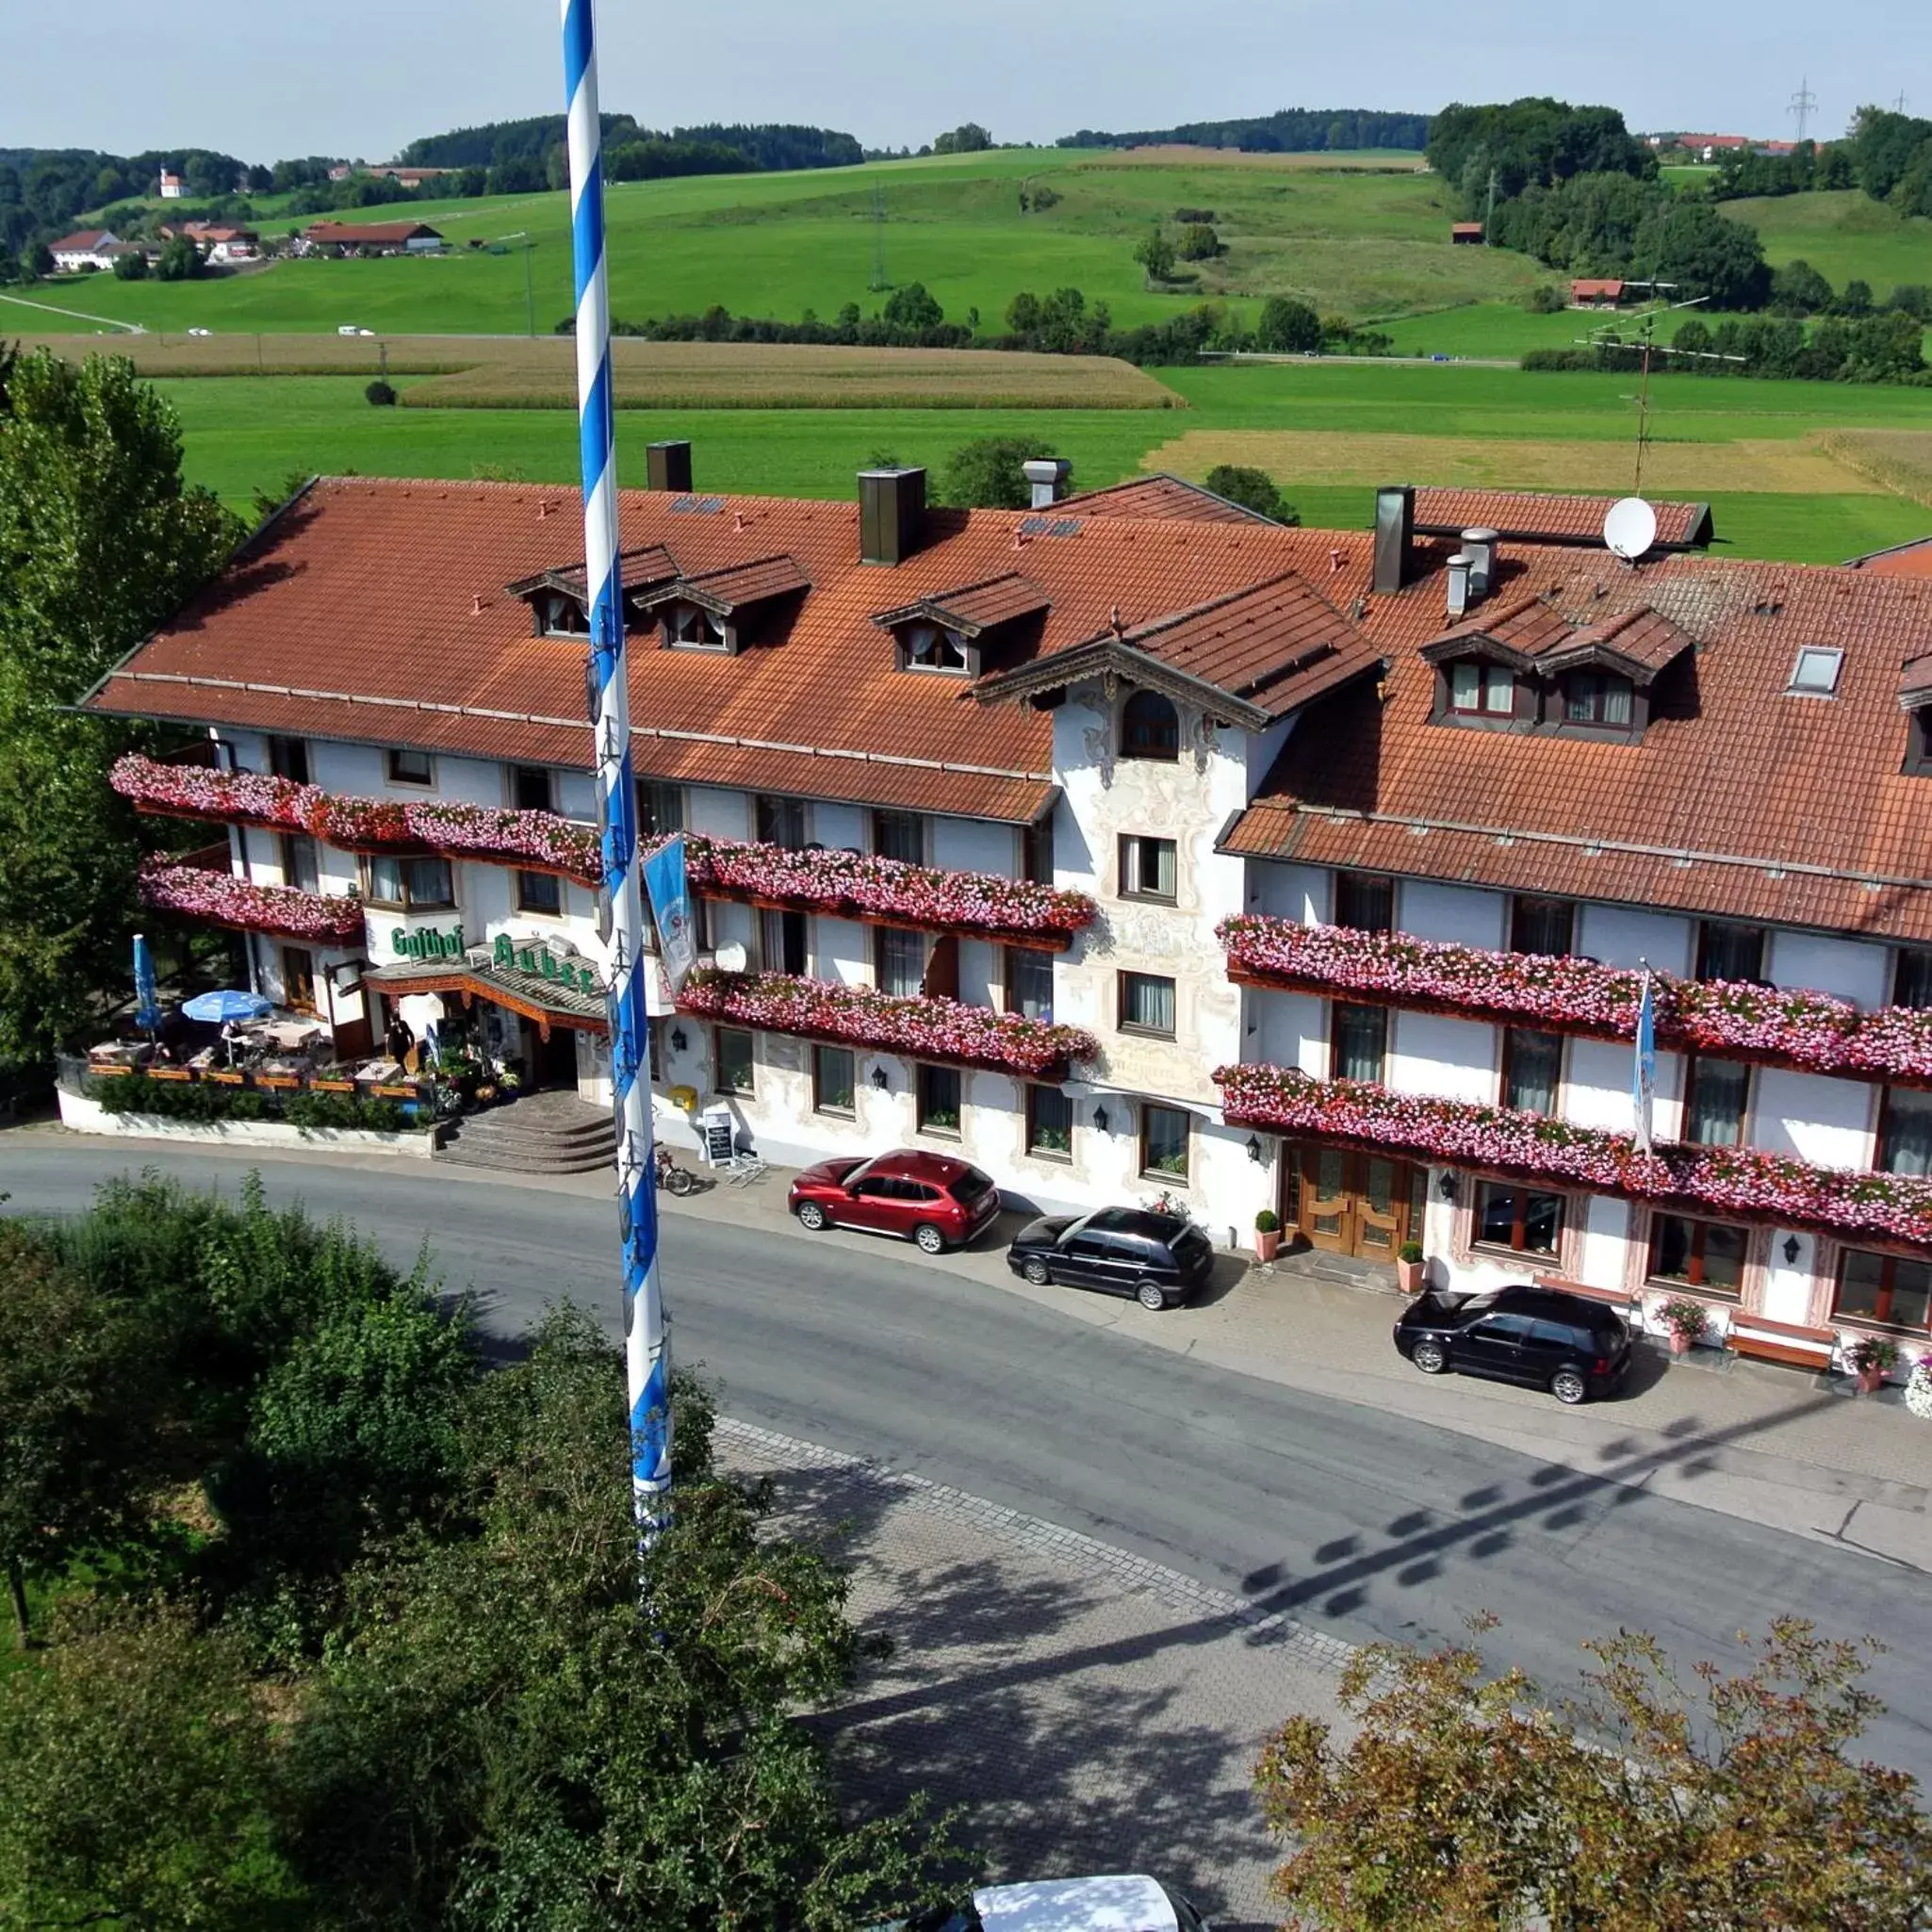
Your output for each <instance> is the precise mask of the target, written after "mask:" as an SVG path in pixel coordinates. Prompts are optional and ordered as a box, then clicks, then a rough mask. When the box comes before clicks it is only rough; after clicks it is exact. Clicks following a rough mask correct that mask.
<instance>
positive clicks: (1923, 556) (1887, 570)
mask: <svg viewBox="0 0 1932 1932" xmlns="http://www.w3.org/2000/svg"><path fill="white" fill-rule="evenodd" d="M1845 567H1846V568H1847V569H1850V570H1874V571H1876V572H1877V573H1878V575H1879V576H1881V577H1932V536H1919V537H1914V538H1913V539H1912V540H1911V541H1910V542H1909V543H1904V544H1893V545H1892V546H1891V548H1890V549H1885V550H1874V551H1872V552H1871V553H1870V554H1869V555H1867V556H1863V557H1854V558H1853V559H1852V560H1851V562H1850V564H1848V565H1846V566H1845Z"/></svg>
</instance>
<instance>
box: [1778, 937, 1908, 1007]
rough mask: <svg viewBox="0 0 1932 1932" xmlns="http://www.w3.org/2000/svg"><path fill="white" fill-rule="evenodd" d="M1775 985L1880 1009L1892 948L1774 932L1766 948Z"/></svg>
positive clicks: (1887, 991)
mask: <svg viewBox="0 0 1932 1932" xmlns="http://www.w3.org/2000/svg"><path fill="white" fill-rule="evenodd" d="M1765 952H1766V958H1765V970H1766V972H1767V973H1768V974H1770V977H1771V983H1772V984H1773V985H1774V986H1793V987H1809V988H1810V989H1811V990H1812V991H1816V992H1830V993H1836V994H1837V995H1838V996H1839V998H1840V999H1844V1000H1851V1001H1853V1002H1855V1003H1856V1004H1857V1005H1858V1006H1860V1007H1868V1008H1869V1007H1882V1006H1883V1005H1884V1004H1885V1003H1886V1000H1887V999H1888V997H1889V996H1890V994H1891V948H1890V947H1889V946H1877V945H1872V944H1870V943H1868V942H1866V941H1860V940H1835V939H1829V938H1826V936H1825V935H1824V934H1823V933H1814V932H1774V933H1773V934H1772V935H1771V943H1770V945H1769V946H1768V947H1766V949H1765Z"/></svg>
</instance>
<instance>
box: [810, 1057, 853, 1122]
mask: <svg viewBox="0 0 1932 1932" xmlns="http://www.w3.org/2000/svg"><path fill="white" fill-rule="evenodd" d="M853 1090H854V1082H853V1075H852V1049H851V1048H850V1047H845V1046H815V1047H813V1048H812V1050H811V1105H812V1109H813V1111H814V1112H816V1113H821V1114H847V1115H849V1114H850V1113H851V1112H852V1095H853Z"/></svg>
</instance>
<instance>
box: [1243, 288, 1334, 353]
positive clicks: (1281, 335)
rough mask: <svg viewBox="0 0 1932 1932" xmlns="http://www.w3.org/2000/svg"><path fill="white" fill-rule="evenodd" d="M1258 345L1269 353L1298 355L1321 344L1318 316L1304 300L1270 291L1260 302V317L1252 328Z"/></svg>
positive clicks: (1319, 319) (1317, 347)
mask: <svg viewBox="0 0 1932 1932" xmlns="http://www.w3.org/2000/svg"><path fill="white" fill-rule="evenodd" d="M1254 340H1255V343H1256V345H1257V346H1258V347H1260V348H1262V349H1265V350H1266V351H1268V352H1269V354H1271V355H1299V354H1301V353H1302V352H1304V351H1307V350H1310V349H1319V348H1320V347H1321V318H1320V317H1319V316H1318V315H1317V314H1316V313H1315V311H1314V310H1313V309H1312V308H1310V307H1309V306H1308V304H1307V303H1303V302H1291V301H1290V300H1289V299H1288V298H1287V297H1286V296H1285V295H1270V296H1269V298H1268V300H1267V301H1266V302H1265V303H1262V304H1261V319H1260V321H1259V322H1257V323H1256V325H1255V329H1254Z"/></svg>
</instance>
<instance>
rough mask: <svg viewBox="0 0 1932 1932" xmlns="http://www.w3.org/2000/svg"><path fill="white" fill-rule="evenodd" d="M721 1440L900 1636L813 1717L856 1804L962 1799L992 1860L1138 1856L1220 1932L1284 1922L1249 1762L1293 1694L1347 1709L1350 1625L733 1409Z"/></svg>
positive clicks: (1070, 1865) (1017, 1872)
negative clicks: (1332, 1624)
mask: <svg viewBox="0 0 1932 1932" xmlns="http://www.w3.org/2000/svg"><path fill="white" fill-rule="evenodd" d="M718 1446H719V1452H720V1456H721V1459H722V1460H723V1461H724V1463H725V1464H726V1465H728V1466H729V1467H731V1468H733V1469H736V1470H739V1471H742V1472H744V1473H745V1474H759V1475H769V1476H770V1477H771V1478H772V1479H773V1482H774V1483H775V1486H776V1489H777V1493H778V1515H779V1520H780V1522H781V1523H782V1525H783V1526H784V1527H785V1528H787V1529H788V1530H791V1531H794V1532H799V1533H806V1534H811V1535H815V1536H817V1537H819V1538H821V1539H822V1540H824V1541H826V1542H827V1544H828V1545H829V1546H830V1547H832V1549H833V1550H834V1551H835V1553H836V1554H838V1555H839V1556H840V1558H841V1559H842V1560H843V1561H844V1562H845V1563H847V1564H850V1565H851V1567H852V1569H853V1592H852V1605H851V1608H852V1614H853V1616H854V1618H855V1620H856V1621H857V1622H858V1624H859V1625H860V1628H861V1629H863V1630H865V1631H866V1632H867V1633H868V1634H870V1635H879V1636H884V1637H886V1638H889V1639H890V1640H891V1642H892V1655H891V1656H890V1657H889V1658H888V1659H887V1660H886V1661H885V1662H883V1663H881V1664H879V1665H877V1666H876V1667H875V1668H874V1669H873V1670H872V1671H870V1672H869V1674H868V1675H867V1676H866V1678H864V1679H863V1680H862V1681H861V1682H860V1685H859V1686H858V1688H857V1690H856V1692H855V1694H854V1695H853V1697H852V1698H851V1700H850V1701H849V1702H848V1703H846V1704H844V1705H843V1706H842V1707H840V1708H839V1709H838V1710H837V1711H834V1712H831V1713H829V1714H828V1715H827V1717H826V1718H824V1719H823V1720H821V1722H822V1723H823V1725H824V1727H825V1728H826V1730H827V1734H828V1735H829V1736H830V1737H831V1738H832V1739H833V1740H834V1748H835V1752H836V1754H837V1757H838V1760H839V1762H840V1763H841V1766H842V1774H843V1780H844V1784H845V1789H846V1790H847V1791H848V1792H850V1793H851V1794H852V1796H853V1797H854V1799H855V1800H859V1801H860V1802H870V1803H891V1802H896V1801H898V1800H899V1799H902V1798H903V1797H905V1796H906V1795H908V1794H909V1793H911V1792H914V1791H918V1790H925V1791H926V1792H929V1793H931V1794H932V1796H933V1798H934V1799H935V1801H936V1802H938V1803H940V1804H941V1805H959V1806H961V1807H963V1808H964V1816H963V1819H962V1823H961V1836H962V1838H963V1839H964V1840H965V1841H966V1842H970V1843H972V1844H974V1845H975V1846H976V1847H978V1848H979V1849H980V1850H981V1851H983V1852H984V1853H985V1855H986V1857H987V1859H988V1862H989V1866H990V1869H991V1875H993V1876H995V1877H1021V1876H1033V1877H1050V1876H1058V1875H1067V1874H1072V1873H1077V1872H1102V1871H1120V1870H1133V1871H1149V1872H1153V1873H1154V1874H1155V1875H1157V1876H1159V1877H1162V1878H1166V1879H1168V1880H1170V1881H1171V1882H1172V1883H1174V1884H1176V1885H1178V1886H1180V1887H1181V1889H1182V1890H1184V1891H1187V1893H1188V1894H1189V1895H1190V1896H1191V1897H1193V1898H1194V1899H1195V1900H1196V1901H1197V1903H1199V1904H1200V1905H1201V1906H1203V1908H1205V1909H1207V1910H1208V1911H1209V1912H1210V1913H1211V1914H1212V1915H1213V1918H1214V1923H1215V1924H1217V1925H1218V1926H1222V1927H1227V1928H1230V1932H1234V1928H1242V1932H1252V1928H1259V1927H1262V1926H1272V1925H1278V1924H1280V1917H1279V1914H1278V1913H1276V1912H1274V1911H1273V1910H1271V1908H1270V1907H1269V1899H1268V1891H1267V1879H1268V1872H1269V1866H1270V1864H1271V1863H1272V1861H1273V1859H1272V1851H1271V1847H1270V1844H1269V1839H1268V1835H1267V1833H1266V1832H1265V1831H1264V1830H1263V1829H1262V1826H1261V1820H1260V1815H1259V1812H1258V1810H1257V1809H1256V1807H1255V1804H1254V1800H1253V1793H1252V1792H1251V1791H1250V1788H1249V1782H1248V1779H1249V1772H1250V1768H1251V1767H1252V1765H1253V1760H1254V1757H1255V1754H1256V1752H1257V1750H1258V1749H1259V1747H1260V1744H1261V1742H1262V1740H1263V1738H1264V1737H1265V1736H1266V1735H1267V1734H1268V1732H1269V1730H1271V1729H1272V1728H1273V1727H1276V1726H1278V1725H1279V1724H1280V1723H1281V1722H1282V1721H1283V1720H1284V1719H1285V1718H1286V1717H1288V1716H1289V1715H1290V1714H1292V1713H1293V1712H1295V1711H1312V1712H1314V1713H1316V1714H1318V1715H1322V1716H1328V1717H1334V1716H1335V1715H1336V1714H1337V1711H1336V1706H1335V1701H1334V1689H1335V1679H1336V1675H1337V1673H1338V1671H1339V1669H1340V1667H1341V1665H1342V1663H1343V1662H1345V1661H1346V1660H1347V1658H1348V1656H1349V1654H1350V1650H1349V1646H1348V1645H1346V1644H1343V1643H1341V1642H1339V1641H1337V1640H1336V1639H1334V1638H1333V1637H1328V1636H1324V1635H1322V1634H1321V1633H1320V1632H1318V1631H1316V1630H1311V1629H1306V1628H1304V1627H1303V1626H1302V1625H1300V1624H1298V1623H1296V1622H1295V1621H1293V1619H1291V1618H1288V1617H1285V1616H1282V1615H1279V1614H1269V1613H1264V1612H1262V1611H1260V1610H1257V1609H1256V1608H1255V1607H1254V1606H1253V1605H1252V1604H1250V1603H1248V1602H1247V1601H1245V1600H1244V1599H1243V1598H1241V1597H1238V1596H1231V1595H1229V1594H1228V1593H1226V1592H1224V1591H1220V1590H1215V1589H1212V1588H1209V1587H1208V1586H1206V1585H1204V1584H1202V1583H1199V1582H1197V1581H1196V1580H1194V1579H1193V1578H1191V1577H1187V1576H1184V1575H1182V1574H1181V1573H1180V1572H1178V1571H1175V1570H1171V1569H1168V1568H1166V1567H1164V1566H1163V1565H1161V1564H1155V1563H1151V1562H1148V1561H1146V1560H1145V1559H1143V1558H1140V1557H1137V1556H1133V1555H1130V1554H1128V1553H1127V1552H1125V1551H1123V1550H1120V1549H1115V1548H1112V1547H1109V1546H1108V1545H1106V1544H1105V1543H1101V1542H1099V1541H1097V1540H1096V1539H1094V1538H1092V1537H1089V1536H1083V1535H1081V1534H1079V1533H1077V1532H1076V1531H1071V1530H1063V1529H1059V1528H1057V1527H1056V1526H1055V1525H1053V1524H1051V1523H1046V1522H1042V1521H1041V1520H1040V1519H1039V1518H1038V1517H1034V1516H1027V1515H1023V1514H1020V1513H1019V1512H1017V1511H1013V1510H1008V1509H1003V1508H1000V1507H999V1506H997V1505H995V1504H992V1503H990V1502H986V1501H983V1500H982V1499H980V1498H976V1497H973V1496H968V1495H966V1494H965V1493H964V1492H962V1491H960V1490H957V1489H953V1488H949V1487H947V1486H946V1485H944V1484H941V1483H935V1482H926V1481H925V1480H923V1479H921V1478H919V1477H915V1476H910V1475H907V1474H905V1473H902V1472H899V1471H895V1470H892V1469H887V1468H883V1467H881V1466H879V1465H876V1464H871V1463H866V1462H863V1461H860V1459H858V1458H855V1457H851V1456H845V1455H841V1454H838V1453H836V1452H834V1451H831V1450H827V1449H820V1448H818V1447H816V1446H815V1445H813V1444H810V1443H803V1442H798V1441H795V1440H794V1439H793V1438H790V1437H787V1436H781V1435H775V1434H772V1433H769V1432H768V1431H765V1430H761V1429H756V1428H753V1427H751V1426H749V1425H748V1424H745V1423H740V1422H734V1421H731V1420H729V1419H725V1420H721V1421H720V1423H719V1427H718Z"/></svg>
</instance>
